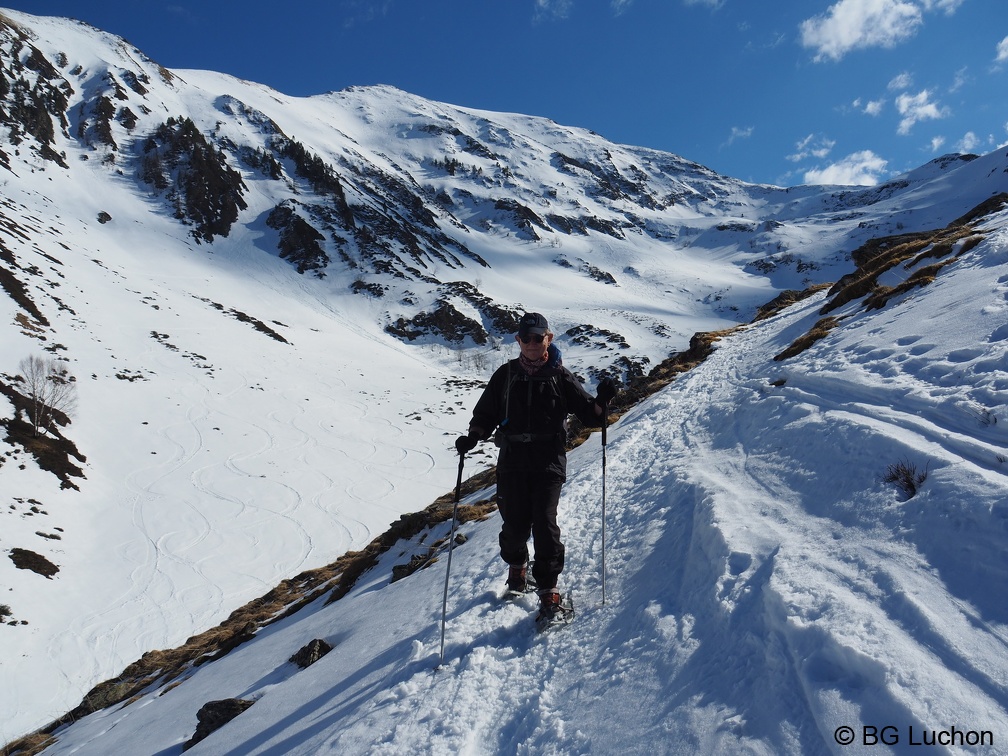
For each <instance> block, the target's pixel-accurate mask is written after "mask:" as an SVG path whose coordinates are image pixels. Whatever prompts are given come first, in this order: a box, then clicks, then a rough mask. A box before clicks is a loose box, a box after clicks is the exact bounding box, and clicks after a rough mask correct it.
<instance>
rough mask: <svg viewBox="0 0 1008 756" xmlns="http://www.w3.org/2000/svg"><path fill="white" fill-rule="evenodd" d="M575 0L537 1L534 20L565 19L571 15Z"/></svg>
mask: <svg viewBox="0 0 1008 756" xmlns="http://www.w3.org/2000/svg"><path fill="white" fill-rule="evenodd" d="M573 7H574V0H535V14H534V15H533V20H534V21H536V22H538V21H543V20H549V19H554V18H556V19H564V18H567V16H569V15H570V12H571V8H573Z"/></svg>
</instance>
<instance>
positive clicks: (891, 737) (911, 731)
mask: <svg viewBox="0 0 1008 756" xmlns="http://www.w3.org/2000/svg"><path fill="white" fill-rule="evenodd" d="M901 735H904V736H905V739H904V738H903V737H901ZM856 738H857V733H856V731H855V730H854V728H853V727H848V726H846V725H844V726H842V727H838V728H836V730H834V732H833V739H834V740H836V742H837V743H838V744H839V745H842V746H848V745H853V744H854V741H855V740H856ZM900 742H903V743H904V744H906V745H910V746H958V747H969V746H992V745H994V733H993V732H992V731H991V730H964V729H960V728H959V727H956V726H955V725H953V726H951V727H947V728H943V729H932V728H927V727H924V728H920V727H918V728H916V729H915V728H914V726H913V725H909V726H908V727H907V728H906V731H905V732H902V731H901V729H900V728H899V727H896V726H894V725H886V726H884V727H876V726H874V725H864V726H862V728H861V745H865V746H877V745H882V746H889V745H898V744H899V743H900Z"/></svg>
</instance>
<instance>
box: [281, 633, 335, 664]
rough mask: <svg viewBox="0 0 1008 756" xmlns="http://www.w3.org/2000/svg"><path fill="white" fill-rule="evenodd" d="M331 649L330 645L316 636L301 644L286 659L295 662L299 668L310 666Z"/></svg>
mask: <svg viewBox="0 0 1008 756" xmlns="http://www.w3.org/2000/svg"><path fill="white" fill-rule="evenodd" d="M330 651H332V646H330V645H329V644H328V643H326V642H325V641H324V640H322V639H320V638H316V639H315V640H313V641H311V642H310V643H309V644H308V645H306V646H303V647H302V648H301V649H300V650H299V651H298V652H297V653H296V654H294V656H292V657H291V658H290V659H289V660H288V661H290V662H292V663H294V664H297V665H298V666H299V667H301V669H305V668H307V667H310V666H311V665H312V664H314V663H315V662H317V661H318V660H319V659H321V658H322V657H323V656H325V655H326V654H328V653H329V652H330Z"/></svg>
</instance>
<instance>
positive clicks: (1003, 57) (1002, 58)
mask: <svg viewBox="0 0 1008 756" xmlns="http://www.w3.org/2000/svg"><path fill="white" fill-rule="evenodd" d="M994 60H995V61H996V62H998V63H1008V37H1005V38H1004V39H1002V40H1001V41H1000V42H998V46H997V57H996V58H995V59H994Z"/></svg>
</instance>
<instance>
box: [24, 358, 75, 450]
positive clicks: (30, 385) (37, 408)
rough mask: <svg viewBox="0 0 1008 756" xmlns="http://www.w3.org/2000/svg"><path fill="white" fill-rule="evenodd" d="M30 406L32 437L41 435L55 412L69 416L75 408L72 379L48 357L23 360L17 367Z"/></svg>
mask: <svg viewBox="0 0 1008 756" xmlns="http://www.w3.org/2000/svg"><path fill="white" fill-rule="evenodd" d="M18 369H19V370H20V371H21V373H22V375H23V377H24V380H25V386H26V388H27V397H28V400H29V402H30V404H31V407H30V409H31V413H30V414H31V417H30V420H31V425H32V430H33V431H34V432H35V435H36V436H38V435H40V434H42V433H45V432H46V431H47V430H48V429H49V423H50V422H51V421H52V419H53V417H54V416H55V415H56V413H61V414H63V415H66V416H67V417H70V416H72V415H73V412H74V410H76V408H77V384H76V380H77V379H76V378H74V376H73V375H72V374H71V373H70V371H69V370H67V369H66V367H65V366H64V365H63V364H62V363H61V362H60V361H59V360H56V359H53V358H52V357H36V356H32V357H25V358H24V359H23V360H21V362H20V363H19V364H18Z"/></svg>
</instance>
